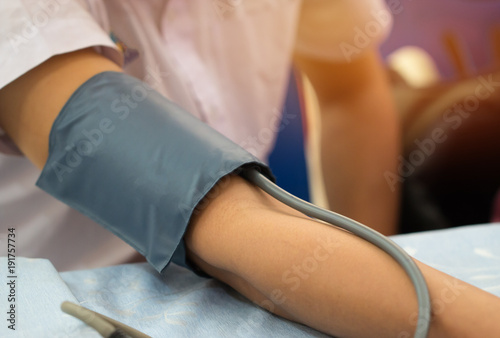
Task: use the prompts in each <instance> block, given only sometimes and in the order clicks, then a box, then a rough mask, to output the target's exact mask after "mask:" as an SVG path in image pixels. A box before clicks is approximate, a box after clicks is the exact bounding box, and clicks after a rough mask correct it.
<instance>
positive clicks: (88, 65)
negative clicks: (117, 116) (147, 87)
mask: <svg viewBox="0 0 500 338" xmlns="http://www.w3.org/2000/svg"><path fill="white" fill-rule="evenodd" d="M108 70H111V71H120V70H121V69H120V67H118V66H117V65H116V64H115V63H114V62H112V61H111V60H109V59H107V58H106V57H104V56H101V55H100V54H98V53H96V52H95V51H93V50H92V49H82V50H78V51H75V52H70V53H66V54H62V55H57V56H54V57H52V58H50V59H49V60H47V61H45V62H43V63H42V64H40V65H39V66H37V67H35V68H33V69H32V70H30V71H28V72H27V73H26V74H24V75H23V76H21V77H19V78H17V79H16V80H14V81H13V82H11V83H9V84H8V85H7V86H5V87H4V88H2V89H0V127H1V128H2V129H3V130H5V132H6V133H7V135H9V137H10V138H11V139H12V140H13V141H14V143H15V144H16V145H17V146H18V148H19V149H20V150H21V151H22V152H23V153H24V154H25V155H26V156H27V157H28V158H29V159H30V160H31V161H32V162H33V163H34V164H35V165H37V166H38V167H40V168H41V167H43V165H44V164H45V161H46V159H47V155H48V140H49V133H50V129H51V127H52V123H53V122H54V120H55V118H56V117H57V115H58V113H59V111H60V110H61V109H62V107H63V106H64V104H65V103H66V101H67V100H68V99H69V97H70V96H71V94H72V93H73V92H74V91H75V90H76V89H77V88H78V87H79V86H80V85H81V84H83V83H84V82H85V81H86V80H88V79H89V78H91V77H92V76H93V75H95V74H98V73H100V72H103V71H108Z"/></svg>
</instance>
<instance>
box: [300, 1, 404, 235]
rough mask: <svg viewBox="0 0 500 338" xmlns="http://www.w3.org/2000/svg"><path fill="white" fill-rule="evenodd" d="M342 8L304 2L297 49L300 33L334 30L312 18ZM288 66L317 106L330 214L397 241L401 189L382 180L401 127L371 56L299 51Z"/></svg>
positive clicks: (391, 165)
mask: <svg viewBox="0 0 500 338" xmlns="http://www.w3.org/2000/svg"><path fill="white" fill-rule="evenodd" d="M345 6H347V5H345V3H343V2H342V1H341V2H338V3H337V4H335V3H334V1H332V0H316V1H303V2H302V10H301V14H300V18H299V29H298V33H297V40H298V42H299V43H300V41H302V40H305V39H307V38H308V37H309V35H308V33H305V31H303V30H307V31H308V32H309V31H310V30H311V29H316V30H317V33H318V34H319V35H323V34H324V32H325V31H332V32H334V31H335V30H336V29H338V27H337V24H338V23H337V21H336V20H333V19H327V20H325V21H323V20H322V18H323V17H326V18H329V17H330V16H318V12H319V13H321V12H323V13H324V12H325V11H326V12H328V11H330V12H331V11H335V9H336V8H337V7H340V9H342V7H345ZM344 11H345V10H344ZM337 12H338V11H337ZM340 12H342V11H340ZM309 34H310V33H309ZM323 43H324V44H325V45H328V44H331V43H336V42H332V41H330V42H329V41H328V40H325V41H323ZM294 62H295V65H296V66H298V68H299V70H300V71H302V72H303V73H304V74H305V75H306V76H307V77H308V79H309V80H310V82H311V84H312V86H313V87H314V90H315V92H316V95H317V98H318V103H319V109H320V114H321V115H320V120H321V130H320V134H321V144H320V147H321V166H322V172H323V178H324V182H325V190H326V194H327V198H328V203H329V206H330V209H332V210H334V211H336V212H339V213H341V214H344V215H346V216H348V217H351V218H353V219H355V220H357V221H359V222H361V223H364V224H366V225H368V226H370V227H371V228H373V229H375V230H377V231H378V232H380V233H382V234H384V235H393V234H395V233H397V232H398V231H397V219H398V207H399V186H398V185H394V186H393V187H390V186H389V185H388V183H387V182H386V180H385V178H384V173H385V172H387V171H389V172H397V164H398V163H397V158H398V155H399V153H400V149H399V148H400V147H399V145H400V144H401V141H400V121H399V117H398V114H397V113H396V109H395V105H394V102H393V98H392V94H391V92H390V90H389V88H390V86H389V82H388V79H387V78H386V73H385V71H384V69H383V67H382V66H381V65H382V64H383V63H382V62H381V60H380V57H379V55H378V52H377V50H376V49H375V47H371V48H368V49H366V50H365V51H364V52H363V53H361V54H360V55H358V57H357V58H355V59H354V60H349V61H348V60H347V59H346V60H342V59H339V60H335V61H331V60H328V61H326V60H322V59H318V58H317V57H315V56H314V55H313V56H311V55H309V54H307V53H306V52H303V51H302V50H298V51H296V53H295V56H294Z"/></svg>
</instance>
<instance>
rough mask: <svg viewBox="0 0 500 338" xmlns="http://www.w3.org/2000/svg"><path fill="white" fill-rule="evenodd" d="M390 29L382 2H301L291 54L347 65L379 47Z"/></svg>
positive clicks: (365, 0) (387, 14) (356, 0)
mask: <svg viewBox="0 0 500 338" xmlns="http://www.w3.org/2000/svg"><path fill="white" fill-rule="evenodd" d="M391 28H392V13H391V11H390V10H389V8H388V7H387V6H386V4H385V1H384V0H303V1H302V9H301V13H300V19H299V26H298V31H297V40H296V45H295V50H296V52H297V53H299V54H302V55H307V56H310V57H314V58H317V59H323V60H332V61H337V62H350V61H352V60H353V59H355V58H357V57H358V56H359V55H361V54H362V53H363V51H365V50H367V49H369V48H371V47H375V46H377V45H378V44H380V43H381V42H382V41H383V39H384V38H385V37H386V36H387V35H388V33H389V32H390V30H391Z"/></svg>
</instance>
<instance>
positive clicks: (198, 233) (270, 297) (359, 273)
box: [186, 177, 500, 337]
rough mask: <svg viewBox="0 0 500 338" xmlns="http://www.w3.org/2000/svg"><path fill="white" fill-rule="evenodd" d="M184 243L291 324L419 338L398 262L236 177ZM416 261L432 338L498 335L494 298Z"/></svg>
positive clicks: (499, 306) (343, 333)
mask: <svg viewBox="0 0 500 338" xmlns="http://www.w3.org/2000/svg"><path fill="white" fill-rule="evenodd" d="M186 242H187V245H188V248H189V249H190V255H191V258H192V260H193V261H194V262H196V264H198V265H199V266H201V267H202V268H203V269H204V270H205V271H207V272H208V273H209V274H212V275H213V276H215V277H217V278H218V279H221V280H222V281H224V282H226V283H228V284H229V285H231V286H232V287H234V288H235V289H236V290H238V291H239V292H241V293H242V294H244V295H245V296H247V297H248V298H250V299H251V300H252V301H254V302H255V303H257V304H258V305H260V306H262V307H264V308H266V309H268V310H271V311H273V312H275V313H277V314H280V315H282V316H285V317H286V318H289V319H292V320H295V321H298V322H301V323H305V324H306V325H309V326H311V327H314V328H316V329H318V330H320V331H323V332H327V333H329V334H332V335H335V336H339V337H411V336H413V332H414V330H415V324H416V318H417V313H418V312H417V309H418V307H417V303H416V296H415V293H414V289H413V286H412V285H411V283H410V282H409V279H408V277H407V276H406V275H405V274H404V272H403V271H402V269H401V268H400V267H399V266H398V265H397V264H396V263H395V262H394V261H393V260H392V259H391V258H389V257H388V256H387V255H386V254H384V253H382V252H381V251H380V250H378V249H376V248H375V247H373V246H371V245H369V244H367V243H366V242H364V241H362V240H360V239H358V238H356V237H355V236H353V235H351V234H349V233H347V232H345V231H342V230H339V229H335V228H331V227H329V226H326V225H324V224H321V223H317V222H315V221H312V220H310V219H308V218H306V217H304V216H303V215H301V214H299V213H297V212H296V211H294V210H292V209H290V208H288V207H286V206H284V205H282V204H281V203H279V202H276V201H274V200H273V199H272V198H270V197H268V196H266V195H265V194H264V193H262V192H261V191H259V190H258V189H257V188H255V187H253V186H251V185H250V184H249V183H247V182H245V181H243V180H242V179H240V178H238V177H232V178H231V179H230V180H228V181H226V182H225V187H224V188H220V189H217V194H216V195H215V196H214V198H213V199H209V200H208V201H207V202H206V204H205V207H204V211H203V216H202V217H196V218H195V219H193V222H192V224H191V227H190V230H189V233H188V236H187V237H186ZM419 265H420V267H421V268H422V271H423V273H424V276H425V278H426V280H427V282H428V285H429V289H430V293H431V298H432V300H433V301H434V307H433V308H434V310H435V311H434V318H433V321H432V325H431V332H430V337H457V336H460V334H461V335H463V336H464V337H473V336H481V334H483V335H484V334H490V335H491V334H492V333H498V332H500V331H499V330H500V327H499V325H498V324H497V323H496V321H497V319H498V315H496V316H495V314H496V313H498V311H499V310H500V300H499V299H498V298H497V297H495V296H493V295H491V294H488V293H486V292H484V291H481V290H479V289H477V288H475V287H473V286H471V285H468V284H465V283H462V282H459V281H457V280H456V279H455V278H453V277H451V276H448V275H446V274H443V273H441V272H439V271H436V270H434V269H432V268H429V267H428V266H425V265H424V264H421V263H419ZM405 332H407V333H408V335H405ZM457 333H459V335H457ZM400 334H401V335H400Z"/></svg>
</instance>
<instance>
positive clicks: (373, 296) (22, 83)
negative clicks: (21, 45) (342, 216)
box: [0, 51, 499, 337]
mask: <svg viewBox="0 0 500 338" xmlns="http://www.w3.org/2000/svg"><path fill="white" fill-rule="evenodd" d="M89 53H90V54H89ZM92 53H93V52H89V51H80V52H75V53H70V54H67V55H65V56H61V57H56V58H54V59H51V60H49V61H48V62H50V63H53V64H49V63H47V62H46V63H44V64H42V65H40V66H39V67H40V68H45V66H47V65H48V66H49V67H50V68H47V69H38V70H37V71H35V72H32V71H30V72H29V73H28V74H26V76H24V77H23V78H20V79H18V80H16V81H19V82H15V83H12V86H10V87H6V88H4V89H2V90H0V126H1V127H2V128H4V129H5V130H6V131H7V133H8V134H9V135H11V136H12V137H13V138H14V140H15V141H16V142H17V143H18V146H19V147H20V148H21V149H22V150H23V151H24V152H25V154H27V156H28V157H29V158H30V159H31V160H32V161H34V162H37V161H38V162H37V163H38V164H39V165H41V166H43V164H44V161H45V160H46V157H47V155H46V154H47V153H48V149H47V147H48V143H47V139H48V134H49V132H50V125H51V123H52V121H53V120H54V118H55V116H56V115H57V112H54V111H52V110H51V109H59V108H60V107H62V106H63V105H64V104H65V102H66V101H67V99H68V93H66V92H65V90H61V89H62V88H63V89H64V88H66V87H70V85H71V83H72V82H71V81H73V80H72V79H73V78H75V74H76V72H78V71H79V69H81V68H82V67H87V66H86V62H87V61H85V60H86V59H87V57H88V58H89V60H88V61H89V69H88V73H87V71H85V75H82V76H81V77H80V80H79V81H81V82H82V83H83V82H84V81H85V80H86V79H87V78H88V77H91V76H92V75H95V74H97V73H99V72H101V71H105V70H114V69H115V68H114V65H109V64H107V63H106V62H107V61H106V60H105V59H104V58H102V57H100V56H99V55H97V54H92ZM73 57H78V58H79V60H80V62H75V63H74V64H73V63H72V62H71V59H72V58H73ZM60 58H64V60H65V62H63V63H61V64H59V61H58V60H59V59H60ZM80 58H81V59H80ZM95 58H97V59H95ZM90 60H92V63H93V62H94V61H95V62H96V63H97V64H99V66H97V65H95V68H93V67H94V66H91V65H90ZM98 60H102V61H103V63H101V62H100V61H98ZM66 62H67V64H66ZM108 67H109V68H108ZM49 70H50V71H49ZM48 73H50V74H51V76H58V77H57V81H52V82H49V83H48V84H47V83H46V82H42V81H43V80H44V78H45V76H46V74H48ZM68 80H69V81H68ZM76 82H78V81H76ZM42 83H43V84H45V85H41V84H42ZM80 84H81V83H80ZM74 85H75V87H78V84H76V83H74ZM13 88H15V92H14V89H13ZM5 89H7V90H5ZM59 93H61V95H59ZM49 95H52V96H50V97H51V100H46V98H48V97H49ZM17 100H22V101H23V102H24V100H27V102H31V104H29V105H27V104H22V102H18V101H17ZM11 107H15V109H20V110H21V111H16V110H10V109H12V108H11ZM35 118H38V119H39V120H38V121H45V119H47V122H46V123H40V122H38V123H34V121H37V120H36V119H35ZM6 121H7V122H6ZM26 124H27V125H31V127H26V128H33V129H36V128H37V126H39V128H38V131H37V133H36V134H38V135H39V136H36V134H35V135H33V136H32V135H25V134H24V133H25V131H24V129H23V126H26ZM44 125H45V126H46V127H44ZM13 126H14V127H13ZM15 128H20V129H19V130H15ZM15 135H18V136H15ZM23 135H24V136H23ZM143 137H149V135H146V136H143ZM44 138H45V140H44ZM23 140H25V141H23ZM43 144H44V145H43ZM40 152H42V154H39V153H40ZM226 178H227V179H225V180H223V181H220V183H219V185H218V186H216V187H215V188H214V189H213V190H212V191H211V193H210V194H208V195H207V197H206V198H205V201H204V202H202V204H200V205H202V206H203V207H202V208H200V209H199V210H198V212H196V213H195V214H194V217H193V218H192V219H191V222H190V225H189V228H188V233H187V235H186V237H185V241H186V247H187V249H188V257H190V259H191V260H192V261H193V262H194V263H195V264H196V265H197V266H199V267H200V268H202V269H203V270H204V271H205V272H207V273H208V274H210V275H212V276H214V277H216V278H218V279H220V280H222V281H223V282H226V283H228V284H229V285H231V286H232V287H234V288H235V289H236V290H238V291H239V292H240V293H242V294H243V295H245V296H247V297H248V298H250V299H251V300H252V301H254V302H256V303H257V304H259V305H261V306H263V307H265V308H269V309H271V310H272V311H273V312H275V313H278V314H280V315H282V316H285V317H287V318H290V319H293V320H296V321H299V322H301V323H305V324H306V325H310V326H312V327H314V328H316V329H319V330H321V331H324V332H328V333H331V334H335V335H338V336H368V337H374V336H381V337H387V336H390V335H397V334H399V332H403V331H408V332H412V329H413V328H414V326H413V325H412V321H413V318H414V317H413V316H414V314H415V313H416V311H417V305H416V301H415V297H414V296H413V289H412V286H411V285H410V283H409V281H408V280H407V279H406V276H405V275H404V273H403V272H402V270H401V269H400V268H399V267H398V266H397V265H396V264H395V263H394V262H393V261H392V260H391V259H389V258H388V257H387V256H386V255H385V254H383V253H381V252H379V251H378V250H376V249H374V248H373V247H371V246H370V245H368V244H366V243H365V242H363V241H361V240H359V239H357V238H355V237H354V236H352V235H350V234H349V233H346V232H344V231H341V230H338V229H332V228H329V227H327V226H325V225H322V224H320V223H316V222H313V221H311V220H309V219H308V218H307V217H304V216H303V215H301V214H300V213H298V212H296V211H294V210H291V209H290V208H288V207H286V206H284V205H282V204H281V203H279V202H277V201H275V200H273V199H272V198H270V197H269V196H267V195H266V194H264V193H262V192H261V191H260V190H259V189H257V188H255V187H253V186H252V185H250V184H249V183H247V182H246V181H244V180H243V179H241V178H239V177H238V176H227V177H226ZM127 183H128V182H124V184H127ZM311 257H312V258H313V259H314V258H315V259H316V260H317V262H316V263H318V266H317V268H316V269H312V270H314V271H310V272H307V271H305V270H304V269H303V268H301V266H302V265H303V264H304V262H306V261H309V260H310V259H309V258H311ZM306 264H308V263H306ZM297 266H298V267H299V268H298V270H297V268H295V267H297ZM422 269H423V272H424V275H425V277H426V278H427V281H428V283H429V287H430V290H431V296H433V298H434V299H440V297H442V296H443V294H444V293H443V290H445V291H446V290H448V289H445V288H446V287H448V285H449V284H447V282H446V281H445V280H447V281H449V283H452V284H453V283H459V282H458V281H456V279H453V278H452V277H450V276H446V275H444V274H442V273H440V272H437V271H435V270H433V269H430V268H428V267H425V266H423V265H422ZM381 271H383V272H384V273H383V274H382V273H381ZM285 274H286V275H285ZM305 274H307V277H303V276H305ZM443 279H445V280H443ZM457 285H458V286H462V285H464V284H461V283H459V284H457ZM275 290H278V291H281V292H282V294H281V295H279V293H277V292H275ZM459 290H460V291H463V292H462V294H461V296H459V297H458V296H457V297H456V300H455V301H454V302H452V303H450V304H449V306H448V307H447V308H446V309H445V311H443V312H442V313H439V314H436V318H435V320H434V321H433V324H432V327H431V330H432V331H431V333H432V334H434V336H436V337H443V336H446V335H445V334H441V333H442V332H443V331H445V332H446V333H447V334H448V335H449V336H456V335H454V333H455V330H458V332H460V333H462V334H464V336H465V333H467V330H474V332H473V333H474V334H480V333H481V332H486V333H491V332H495V331H494V330H497V331H498V330H499V328H498V326H495V325H497V324H495V323H496V321H497V320H496V318H495V317H494V316H487V315H486V314H494V313H498V310H499V300H498V298H496V297H494V296H492V295H490V294H488V293H486V292H483V291H481V290H479V289H477V288H475V287H473V286H470V285H467V288H466V289H462V288H459ZM410 295H411V296H410ZM446 296H449V293H446ZM266 299H270V300H269V301H267V302H265V300H266ZM282 300H284V301H282ZM273 301H274V302H273ZM278 303H279V304H278ZM455 321H456V323H458V325H457V324H456V323H455ZM470 323H473V324H470ZM469 333H470V332H469ZM472 335H473V334H472V333H471V334H469V336H472Z"/></svg>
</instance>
